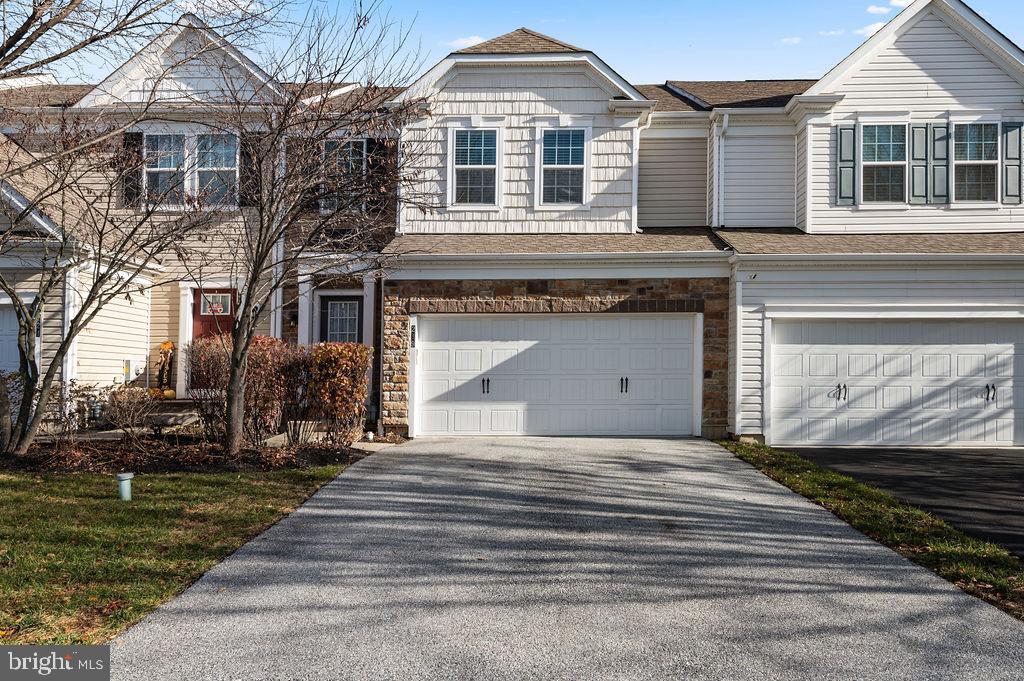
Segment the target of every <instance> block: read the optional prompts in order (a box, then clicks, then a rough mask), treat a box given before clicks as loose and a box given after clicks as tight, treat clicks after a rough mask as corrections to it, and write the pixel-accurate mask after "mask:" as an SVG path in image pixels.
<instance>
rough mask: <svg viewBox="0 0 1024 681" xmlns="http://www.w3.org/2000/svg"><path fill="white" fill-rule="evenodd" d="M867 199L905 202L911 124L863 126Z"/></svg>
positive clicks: (863, 154)
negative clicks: (908, 141) (908, 132)
mask: <svg viewBox="0 0 1024 681" xmlns="http://www.w3.org/2000/svg"><path fill="white" fill-rule="evenodd" d="M861 159H862V162H863V178H864V181H863V184H862V185H861V186H862V189H861V200H862V201H863V202H864V203H903V202H905V201H906V197H907V193H906V192H907V126H906V125H865V126H863V128H862V129H861Z"/></svg>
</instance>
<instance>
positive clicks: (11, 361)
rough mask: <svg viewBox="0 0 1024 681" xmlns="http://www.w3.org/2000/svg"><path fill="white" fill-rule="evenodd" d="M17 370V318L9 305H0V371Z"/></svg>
mask: <svg viewBox="0 0 1024 681" xmlns="http://www.w3.org/2000/svg"><path fill="white" fill-rule="evenodd" d="M17 370H18V318H17V317H16V316H15V314H14V308H13V307H11V306H10V305H0V371H5V372H7V371H17Z"/></svg>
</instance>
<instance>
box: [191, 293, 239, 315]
mask: <svg viewBox="0 0 1024 681" xmlns="http://www.w3.org/2000/svg"><path fill="white" fill-rule="evenodd" d="M231 298H232V296H231V294H230V293H206V292H205V291H204V292H203V293H202V296H201V298H200V303H199V314H201V315H229V314H231Z"/></svg>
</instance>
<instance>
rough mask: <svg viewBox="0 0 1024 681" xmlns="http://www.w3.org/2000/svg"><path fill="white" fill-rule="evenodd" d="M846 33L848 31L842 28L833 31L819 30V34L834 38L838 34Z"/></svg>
mask: <svg viewBox="0 0 1024 681" xmlns="http://www.w3.org/2000/svg"><path fill="white" fill-rule="evenodd" d="M844 33H846V30H845V29H842V28H837V29H835V30H832V31H818V35H820V36H824V37H826V38H833V37H835V36H837V35H843V34H844Z"/></svg>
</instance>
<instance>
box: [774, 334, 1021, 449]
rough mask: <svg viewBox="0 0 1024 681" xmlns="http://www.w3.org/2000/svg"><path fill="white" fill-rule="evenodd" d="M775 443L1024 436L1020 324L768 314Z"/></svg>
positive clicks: (939, 441) (990, 440)
mask: <svg viewBox="0 0 1024 681" xmlns="http://www.w3.org/2000/svg"><path fill="white" fill-rule="evenodd" d="M773 337H774V345H773V349H772V359H771V364H772V369H771V372H772V375H771V383H772V386H771V424H770V426H769V434H770V439H771V441H772V442H773V443H779V444H851V445H852V444H867V445H870V444H906V445H958V446H979V445H990V446H995V445H1013V444H1015V443H1016V444H1024V324H1020V323H1017V322H1002V321H985V320H977V321H877V322H874V321H813V322H812V321H805V322H796V321H788V322H780V321H776V322H775V323H774V324H773Z"/></svg>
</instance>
